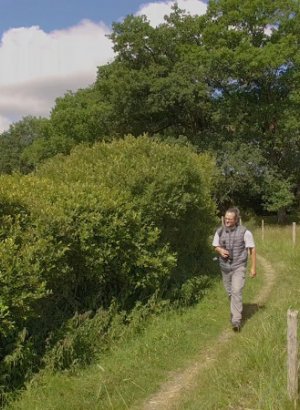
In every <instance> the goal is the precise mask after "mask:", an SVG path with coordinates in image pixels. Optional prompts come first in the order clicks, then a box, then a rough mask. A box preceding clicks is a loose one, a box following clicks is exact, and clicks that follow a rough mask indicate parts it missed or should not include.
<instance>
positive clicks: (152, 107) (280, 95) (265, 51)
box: [0, 0, 300, 210]
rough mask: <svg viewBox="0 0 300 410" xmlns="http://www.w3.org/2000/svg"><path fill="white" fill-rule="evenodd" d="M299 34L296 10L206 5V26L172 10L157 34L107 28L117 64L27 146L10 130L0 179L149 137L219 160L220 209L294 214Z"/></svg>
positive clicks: (59, 106)
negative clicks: (86, 149)
mask: <svg viewBox="0 0 300 410" xmlns="http://www.w3.org/2000/svg"><path fill="white" fill-rule="evenodd" d="M299 32H300V17H299V3H298V2H297V1H296V0H243V1H241V0H211V1H209V3H208V8H207V12H206V14H205V15H202V16H191V15H189V14H187V13H186V12H185V11H184V10H181V9H179V7H178V6H177V5H176V3H175V4H174V6H173V10H172V13H171V14H170V15H169V16H166V17H165V21H164V23H163V24H160V25H159V26H157V27H152V26H151V24H150V22H149V21H148V20H147V18H146V16H132V15H130V16H127V17H126V18H125V19H124V21H122V22H118V23H114V24H113V30H112V34H111V35H110V38H111V40H112V43H113V47H114V51H115V53H116V57H115V59H114V61H113V62H112V63H109V64H107V65H104V66H101V67H99V68H98V72H97V78H96V81H95V83H94V84H92V85H91V86H90V87H88V88H86V89H81V90H79V91H77V92H75V93H71V92H68V93H66V94H65V96H64V97H61V98H58V99H57V100H56V104H55V106H54V108H53V110H52V112H51V116H50V119H49V120H47V121H48V125H47V127H46V128H47V132H46V131H45V127H42V129H41V128H39V127H36V128H38V129H39V131H38V135H37V136H35V137H34V140H31V141H30V142H28V134H27V133H26V131H25V130H24V132H23V134H22V137H21V139H20V140H18V137H16V129H15V128H16V127H17V125H16V126H12V127H11V129H10V130H9V131H8V132H7V133H4V134H2V136H1V138H0V152H1V153H2V152H3V153H5V152H7V150H9V155H8V154H7V155H6V157H5V158H6V159H5V161H6V165H5V164H3V165H2V164H0V165H1V166H0V169H1V171H2V172H8V173H10V172H12V171H14V170H16V169H17V170H21V171H22V172H28V170H31V169H32V168H34V167H35V166H36V165H37V164H38V163H39V162H40V161H43V160H44V159H46V158H48V157H50V156H52V155H55V154H56V153H64V154H66V153H69V152H70V150H71V149H72V147H73V146H74V145H76V144H78V143H80V142H85V143H88V144H92V143H94V142H95V141H97V140H103V139H106V140H110V139H112V138H122V137H123V136H124V135H126V134H129V133H130V134H132V135H134V136H138V135H141V134H142V133H144V132H146V133H148V134H149V136H150V137H151V136H152V137H153V136H157V135H158V136H160V137H161V138H168V137H172V138H175V139H178V138H181V137H185V138H186V139H187V140H189V141H190V142H191V143H193V144H194V145H195V146H196V147H197V149H198V151H199V152H202V151H209V152H212V153H214V155H215V156H216V158H217V163H218V165H219V170H220V184H218V187H219V188H218V189H217V192H216V194H215V195H216V200H217V202H218V204H219V206H220V207H224V206H227V205H228V204H232V203H240V205H242V206H245V207H249V206H250V207H253V203H254V202H255V203H258V208H259V209H260V210H262V209H265V210H279V209H282V208H286V207H288V206H290V205H292V204H297V202H295V200H297V196H298V191H300V176H299V172H298V169H299V166H300V120H299V115H298V113H299V104H300V71H299V63H300V53H299V40H300V39H299ZM31 121H33V120H31ZM34 121H37V122H41V121H42V120H41V119H39V120H38V119H36V120H34ZM43 121H44V120H43ZM45 121H46V120H45ZM26 123H28V119H24V120H23V121H21V122H20V123H19V124H18V127H19V128H20V127H21V128H22V127H23V126H25V125H26ZM25 128H26V127H25ZM31 144H32V145H31ZM28 145H29V146H28ZM11 146H12V148H8V147H11ZM5 150H6V151H5ZM24 150H25V153H24V154H23V151H24ZM4 156H5V154H4ZM3 161H4V160H2V163H3ZM5 161H4V162H5ZM20 161H21V162H22V161H23V165H22V166H21V165H20ZM7 163H8V164H7ZM24 164H25V165H24ZM228 169H230V173H229V174H228ZM221 181H222V183H221ZM275 186H276V190H279V191H280V193H281V194H280V197H281V200H278V198H277V199H275V197H274V195H273V192H272V191H273V188H272V187H275ZM286 193H289V194H288V195H286ZM272 198H273V199H272ZM284 198H286V199H285V200H284ZM251 204H252V205H251ZM271 204H272V205H271Z"/></svg>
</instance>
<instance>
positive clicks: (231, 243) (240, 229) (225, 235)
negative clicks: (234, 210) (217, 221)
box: [217, 225, 248, 272]
mask: <svg viewBox="0 0 300 410" xmlns="http://www.w3.org/2000/svg"><path fill="white" fill-rule="evenodd" d="M246 230H247V229H246V228H245V227H244V226H241V225H238V226H236V227H234V228H231V229H230V228H225V227H221V228H219V229H218V231H217V232H218V235H219V237H220V246H222V248H225V249H227V250H228V251H229V254H230V256H229V258H228V259H225V258H222V257H221V256H220V257H219V263H220V267H221V270H222V271H224V272H230V271H231V270H233V269H236V268H238V267H240V266H246V265H247V259H248V251H247V249H246V247H245V241H244V235H245V232H246Z"/></svg>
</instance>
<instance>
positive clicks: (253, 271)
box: [250, 269, 256, 278]
mask: <svg viewBox="0 0 300 410" xmlns="http://www.w3.org/2000/svg"><path fill="white" fill-rule="evenodd" d="M255 276H256V270H255V269H251V270H250V277H251V278H255Z"/></svg>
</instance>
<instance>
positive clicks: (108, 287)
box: [0, 136, 215, 385]
mask: <svg viewBox="0 0 300 410" xmlns="http://www.w3.org/2000/svg"><path fill="white" fill-rule="evenodd" d="M213 179H214V163H213V160H212V158H211V157H210V156H208V155H206V154H201V155H199V154H196V153H195V152H194V151H193V150H192V148H190V147H183V146H179V145H176V144H173V143H166V142H161V141H159V140H155V139H150V138H148V137H147V136H143V137H140V138H134V137H131V136H128V137H126V138H125V139H123V140H118V141H113V142H111V143H103V142H102V143H98V144H96V145H94V146H92V147H87V146H77V147H76V148H75V150H74V151H73V152H72V153H71V155H70V156H68V157H63V156H58V157H55V158H53V159H51V160H49V161H48V162H46V163H45V164H44V165H42V166H41V167H40V168H39V169H38V170H37V171H36V172H35V173H34V174H31V175H27V176H20V175H13V176H2V177H1V179H0V203H1V214H0V219H1V224H0V226H1V228H0V235H1V242H0V281H1V299H0V316H1V325H0V336H1V356H2V357H1V358H2V359H4V360H2V364H1V365H0V368H1V374H2V377H3V378H4V379H5V380H6V383H7V380H8V381H9V384H10V385H14V384H18V383H19V382H20V378H21V374H22V370H20V369H21V368H22V366H23V365H24V366H23V367H26V365H27V367H28V363H34V359H35V358H38V357H41V355H42V354H43V352H44V351H45V349H46V347H47V344H48V345H49V343H50V344H51V336H49V335H51V334H52V335H53V332H55V331H56V330H57V329H59V328H60V329H62V327H63V326H64V323H67V321H68V320H70V318H72V317H73V316H74V315H75V314H76V315H84V314H85V312H87V311H91V312H96V311H98V310H99V309H106V308H109V307H110V306H111V304H112V303H115V301H117V302H116V303H117V305H118V306H119V307H120V308H121V309H123V310H130V309H132V308H133V307H134V306H135V305H136V303H146V302H147V301H148V300H149V299H150V298H151V297H153V295H156V297H159V298H160V299H161V298H170V297H171V295H172V292H173V295H175V294H176V292H174V289H175V288H176V287H177V288H179V287H180V286H182V284H183V283H184V281H185V280H186V279H187V278H188V277H193V276H196V275H198V274H199V273H200V271H201V262H203V263H204V260H205V253H206V251H207V237H208V234H209V232H211V229H212V226H213V224H214V222H215V221H214V212H215V209H214V204H213V201H212V199H211V189H212V185H213ZM204 282H205V280H204ZM88 316H89V320H90V315H88ZM53 340H54V341H55V342H56V343H57V338H55V337H53ZM17 352H22V354H19V355H18V354H17ZM20 357H21V358H20ZM26 361H27V362H26ZM29 367H30V366H29ZM3 383H4V382H3Z"/></svg>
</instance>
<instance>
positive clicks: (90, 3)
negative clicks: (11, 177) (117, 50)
mask: <svg viewBox="0 0 300 410" xmlns="http://www.w3.org/2000/svg"><path fill="white" fill-rule="evenodd" d="M177 3H178V5H179V7H180V8H182V9H185V10H186V11H187V12H188V13H190V14H192V15H196V14H204V13H205V11H206V3H205V1H204V0H177ZM173 4H174V1H172V0H170V1H169V0H152V1H148V2H147V0H0V10H1V12H0V36H1V40H0V132H3V131H5V130H7V129H8V128H9V125H10V124H12V123H14V122H16V121H19V120H21V119H22V118H23V117H25V116H27V115H33V116H37V117H39V116H42V117H48V116H49V114H50V112H51V109H52V108H53V107H54V105H55V99H56V98H57V97H60V96H63V95H64V94H65V93H66V92H67V91H68V90H71V91H76V90H77V89H79V88H84V87H87V86H89V85H90V84H92V83H93V82H94V81H95V79H96V73H97V67H98V66H101V65H104V64H106V63H109V62H111V61H113V59H114V52H113V50H112V44H111V41H110V40H109V39H108V38H107V34H109V33H111V25H112V23H113V22H120V21H122V20H123V19H124V17H125V16H126V15H128V14H133V15H141V14H145V15H146V16H147V17H148V19H149V21H150V23H151V24H152V25H153V26H157V25H158V24H160V23H162V22H163V16H164V15H166V14H169V13H170V11H171V6H172V5H173Z"/></svg>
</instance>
